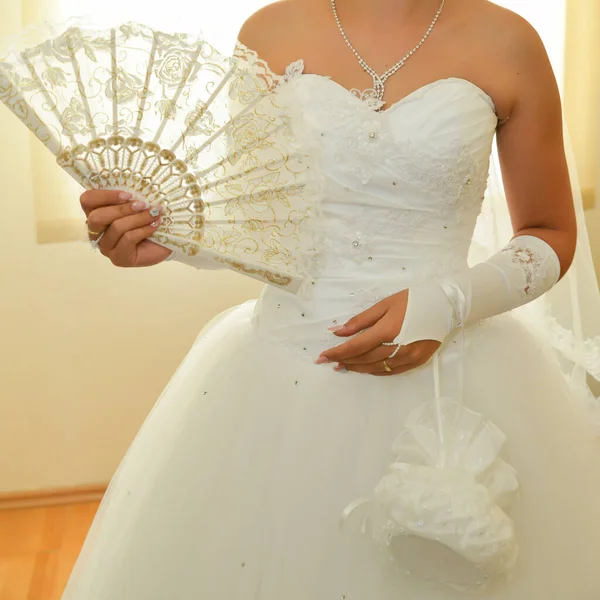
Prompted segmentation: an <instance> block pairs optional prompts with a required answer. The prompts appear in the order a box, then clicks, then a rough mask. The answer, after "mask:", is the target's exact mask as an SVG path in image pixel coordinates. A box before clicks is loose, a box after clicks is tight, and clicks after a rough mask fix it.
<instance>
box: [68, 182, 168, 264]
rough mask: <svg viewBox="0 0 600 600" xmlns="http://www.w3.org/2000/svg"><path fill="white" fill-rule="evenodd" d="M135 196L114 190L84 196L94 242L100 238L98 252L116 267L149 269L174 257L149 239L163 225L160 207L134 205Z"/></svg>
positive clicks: (98, 191) (140, 203)
mask: <svg viewBox="0 0 600 600" xmlns="http://www.w3.org/2000/svg"><path fill="white" fill-rule="evenodd" d="M130 199H131V195H129V194H127V193H123V192H118V191H111V190H88V191H86V192H84V193H83V194H82V195H81V198H80V201H81V207H82V208H83V211H84V212H85V215H86V217H87V227H88V230H89V231H91V232H97V234H93V233H90V240H92V241H93V240H95V239H98V237H99V234H100V233H102V232H104V235H102V237H101V238H100V242H99V244H98V249H99V250H100V252H101V253H102V254H103V255H104V256H106V257H107V258H108V259H110V261H111V262H112V264H113V265H115V266H116V267H149V266H151V265H156V264H158V263H161V262H163V261H164V260H165V259H166V258H168V256H169V255H170V254H171V250H169V249H168V248H164V247H163V246H160V245H158V244H155V243H154V242H151V241H150V240H148V239H147V238H149V237H150V236H151V235H152V234H153V233H154V232H155V231H156V228H157V227H158V226H159V225H160V222H161V218H160V212H161V210H162V209H161V208H160V207H155V208H148V207H146V205H145V204H144V203H143V202H131V200H130Z"/></svg>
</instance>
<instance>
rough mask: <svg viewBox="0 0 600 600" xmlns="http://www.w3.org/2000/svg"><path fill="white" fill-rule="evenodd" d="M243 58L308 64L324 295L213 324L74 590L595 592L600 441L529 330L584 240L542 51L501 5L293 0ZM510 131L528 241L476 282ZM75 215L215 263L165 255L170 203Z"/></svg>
mask: <svg viewBox="0 0 600 600" xmlns="http://www.w3.org/2000/svg"><path fill="white" fill-rule="evenodd" d="M236 55H237V56H238V57H239V58H240V59H242V60H247V61H249V63H251V64H255V65H257V68H259V67H260V68H261V69H263V73H267V74H268V75H269V76H270V77H273V78H274V80H276V81H279V80H281V81H283V79H284V78H283V77H282V76H283V74H284V73H286V72H287V73H288V74H289V73H292V72H294V73H296V77H288V78H287V79H290V81H289V86H288V87H287V89H288V90H291V91H292V92H293V102H295V103H296V105H297V107H299V110H298V111H297V113H298V114H297V115H296V117H297V119H298V122H297V123H296V127H298V131H299V132H300V134H301V136H302V137H303V138H305V139H311V140H313V142H314V144H313V147H314V148H315V152H318V160H319V169H320V171H321V173H322V177H323V180H324V183H323V191H322V197H321V200H320V208H319V219H318V223H317V224H316V225H315V227H316V228H318V230H319V232H320V237H319V238H318V239H320V240H321V243H320V247H319V248H318V261H317V263H316V264H315V267H314V271H313V272H312V273H311V276H312V282H311V283H312V285H310V286H308V289H305V290H304V291H303V293H299V294H297V295H293V294H291V293H289V292H286V291H284V290H281V289H278V288H276V287H274V286H267V287H266V288H265V290H264V292H263V293H262V295H261V297H260V299H259V300H258V301H256V302H250V303H246V304H244V305H242V306H239V307H236V308H233V309H230V310H228V311H226V312H225V313H223V314H221V315H219V316H218V317H216V318H215V319H214V320H213V321H212V322H211V323H210V324H208V325H207V326H206V327H205V328H204V329H203V331H202V332H201V333H200V335H199V336H198V338H197V341H196V342H195V344H194V346H193V347H192V349H191V350H190V352H189V353H188V355H187V356H186V358H185V359H184V361H183V363H182V364H181V366H180V367H179V369H178V370H177V372H176V373H175V374H174V376H173V378H172V379H171V381H170V382H169V384H168V386H167V388H166V389H165V390H164V392H163V394H162V395H161V397H160V398H159V401H158V402H157V404H156V406H155V407H154V409H153V410H152V412H151V414H150V416H149V417H148V418H147V420H146V422H145V424H144V425H143V427H142V429H141V431H140V432H139V434H138V436H137V438H136V440H135V442H134V443H133V445H132V447H131V448H130V450H129V451H128V453H127V455H126V457H125V459H124V460H123V462H122V464H121V466H120V467H119V469H118V471H117V473H116V474H115V476H114V479H113V481H112V482H111V485H110V488H109V490H108V492H107V494H106V496H105V498H104V500H103V502H102V505H101V507H100V509H99V512H98V515H97V517H96V519H95V521H94V524H93V526H92V528H91V530H90V533H89V536H88V539H87V541H86V543H85V546H84V548H83V551H82V553H81V555H80V557H79V560H78V562H77V564H76V566H75V569H74V571H73V574H72V576H71V579H70V581H69V583H68V585H67V588H66V591H65V593H64V598H65V599H66V600H95V599H98V600H100V599H102V600H138V599H139V600H142V599H143V600H175V599H177V600H192V599H199V598H201V599H204V600H209V599H210V600H282V599H284V598H285V599H286V600H336V599H342V600H398V599H400V598H406V599H409V598H410V599H412V600H455V599H458V598H462V597H464V595H465V594H467V593H472V592H473V593H474V592H479V593H480V594H481V595H482V597H484V598H488V599H494V600H567V599H568V600H594V599H595V598H597V597H598V593H599V591H600V569H598V558H599V557H600V535H599V531H600V502H599V501H598V497H599V496H600V448H599V447H598V441H597V439H596V438H595V436H594V432H593V430H592V427H591V426H590V424H589V422H588V420H587V415H586V414H585V411H584V410H583V409H582V408H580V405H578V404H577V403H576V402H573V400H574V398H575V395H576V390H575V387H574V386H573V385H572V383H571V382H570V381H569V379H568V378H567V377H565V375H564V374H563V370H562V368H561V364H560V363H559V359H558V357H557V355H556V353H555V352H554V350H553V348H552V347H551V345H550V344H549V343H548V342H547V341H545V340H544V339H543V336H538V335H536V334H535V333H534V332H533V330H532V329H531V328H528V327H527V326H526V325H524V324H523V322H522V321H521V320H519V319H518V318H517V317H516V315H515V314H513V311H514V310H515V309H518V308H519V307H522V306H524V305H526V304H529V303H531V302H532V301H534V300H536V299H539V298H540V297H542V296H543V295H545V294H546V293H547V292H549V291H550V290H551V289H552V288H554V287H555V286H556V284H557V283H558V282H559V280H561V279H562V278H563V277H565V274H566V273H567V272H568V271H569V268H570V266H571V263H572V261H573V257H574V255H575V248H576V240H577V223H576V213H575V210H574V203H573V195H572V190H571V185H570V179H569V170H568V167H567V161H566V158H565V150H564V142H563V132H562V111H561V105H560V98H559V92H558V89H557V85H556V82H555V79H554V76H553V73H552V69H551V66H550V64H549V61H548V58H547V55H546V52H545V50H544V47H543V45H542V43H541V41H540V39H539V37H538V35H537V34H536V32H535V31H534V30H533V29H532V27H531V26H530V25H529V24H528V23H527V22H525V21H524V20H523V19H521V18H520V17H518V16H516V15H515V14H514V13H511V12H510V11H507V10H505V9H503V8H500V7H498V6H496V5H494V4H492V3H490V2H487V1H486V0H445V1H444V0H337V1H334V0H283V1H281V2H277V3H274V4H271V5H269V6H267V7H266V8H264V9H262V10H260V11H259V12H257V13H256V14H254V15H253V16H252V17H251V18H250V19H249V20H248V21H247V22H246V23H245V25H244V26H243V28H242V30H241V32H240V34H239V43H238V44H237V47H236ZM396 60H399V62H395V61H396ZM359 90H365V91H359ZM275 93H278V92H277V90H276V91H275ZM494 138H496V141H497V146H498V153H499V158H500V164H501V168H502V176H503V181H504V188H505V193H506V199H507V203H508V207H509V210H510V218H511V222H512V228H513V238H512V240H510V239H509V238H507V239H505V240H503V242H502V244H505V245H504V247H500V248H499V251H498V252H496V253H495V254H493V255H491V256H490V257H489V258H488V259H487V260H485V261H483V262H480V263H479V264H477V265H476V266H474V267H470V266H469V264H468V263H467V255H468V253H469V248H470V245H471V241H472V237H473V232H474V229H475V222H476V219H477V216H478V214H479V213H480V210H481V206H482V199H483V197H484V193H485V190H486V184H487V178H488V172H489V166H490V156H491V152H492V144H493V141H494ZM82 205H83V208H84V210H85V212H86V215H87V217H88V227H89V229H90V237H91V239H92V241H96V242H97V245H98V247H99V249H100V251H101V252H102V253H103V254H104V255H105V256H106V257H108V258H109V259H110V260H111V261H112V263H113V264H115V265H116V266H120V267H141V266H149V265H154V264H158V263H160V262H162V261H164V260H166V259H167V258H169V259H173V260H180V261H183V262H187V263H189V264H191V265H192V266H195V267H198V268H204V267H206V266H207V265H206V264H204V263H203V262H202V260H201V259H198V258H197V257H195V258H194V257H187V256H185V255H184V254H183V253H182V252H180V251H179V250H178V249H177V248H175V247H169V246H168V245H167V244H162V245H158V244H156V243H154V242H152V241H150V240H149V239H148V238H149V237H150V236H151V235H152V234H153V232H154V231H155V230H156V227H157V225H158V224H159V222H160V211H159V209H156V208H153V209H148V208H147V207H146V206H145V205H144V204H143V203H142V202H130V197H128V196H127V195H126V194H121V195H119V193H118V192H108V191H92V192H86V193H85V194H84V195H83V196H82ZM100 235H101V237H99V236H100ZM509 237H510V236H509ZM190 275H191V276H194V275H193V273H190ZM536 301H538V300H536Z"/></svg>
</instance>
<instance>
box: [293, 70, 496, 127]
mask: <svg viewBox="0 0 600 600" xmlns="http://www.w3.org/2000/svg"><path fill="white" fill-rule="evenodd" d="M300 77H315V78H316V79H324V80H325V81H330V82H331V83H332V84H333V85H334V86H335V87H337V88H339V89H340V90H342V91H344V92H346V93H347V94H348V95H350V96H352V97H353V98H356V100H357V101H358V102H361V103H365V104H366V100H364V99H363V98H361V97H360V95H359V94H361V91H360V90H358V89H352V90H350V89H348V88H347V87H345V86H343V85H342V84H341V83H338V82H337V81H336V80H335V79H332V78H331V77H330V76H328V75H320V74H318V73H301V74H300ZM452 82H458V83H462V84H464V85H468V86H469V87H471V88H472V89H474V90H475V91H476V92H477V93H478V94H479V95H480V96H483V97H484V99H485V100H486V104H487V105H488V107H489V108H490V110H491V111H492V113H493V114H494V116H495V117H496V119H498V120H499V117H498V113H497V111H496V103H495V102H494V99H493V98H492V97H491V96H490V95H489V94H488V93H487V92H486V91H485V90H483V89H482V88H480V87H479V86H478V85H477V84H476V83H473V82H472V81H470V80H468V79H465V78H464V77H442V78H440V79H435V80H434V81H430V82H429V83H426V84H424V85H422V86H420V87H418V88H417V89H415V90H413V91H412V92H410V93H409V94H407V95H406V96H404V97H403V98H400V100H397V101H396V102H393V103H392V104H391V105H390V106H389V107H388V108H386V109H385V110H382V111H373V112H378V114H383V115H386V114H387V113H390V112H392V111H394V110H396V109H397V108H399V107H400V106H402V105H404V104H406V103H408V102H410V101H412V100H416V99H417V98H419V97H420V96H421V94H424V93H425V92H427V91H429V90H431V89H432V88H435V87H437V86H439V85H442V84H447V83H452ZM365 91H366V90H365ZM355 92H356V93H355Z"/></svg>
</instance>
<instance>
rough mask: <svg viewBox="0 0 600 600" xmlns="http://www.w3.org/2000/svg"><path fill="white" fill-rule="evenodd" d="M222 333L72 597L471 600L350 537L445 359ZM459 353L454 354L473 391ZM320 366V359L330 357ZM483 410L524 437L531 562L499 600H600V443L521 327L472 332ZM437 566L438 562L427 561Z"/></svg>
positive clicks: (96, 537) (243, 317) (146, 452)
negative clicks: (360, 353)
mask: <svg viewBox="0 0 600 600" xmlns="http://www.w3.org/2000/svg"><path fill="white" fill-rule="evenodd" d="M253 310H254V303H253V302H250V303H246V304H244V305H242V306H239V307H237V308H234V309H231V310H229V311H227V312H226V313H224V314H222V315H220V316H219V317H217V318H216V319H214V320H213V321H212V322H211V323H210V324H209V325H207V326H206V327H205V329H204V330H203V331H202V332H201V333H200V335H199V336H198V338H197V340H196V342H195V344H194V346H193V347H192V348H191V350H190V352H189V353H188V355H187V356H186V358H185V359H184V361H183V362H182V364H181V365H180V367H179V368H178V370H177V372H176V373H175V374H174V376H173V377H172V379H171V381H170V382H169V384H168V385H167V387H166V389H165V390H164V392H163V393H162V395H161V397H160V398H159V400H158V402H157V404H156V406H155V407H154V409H153V410H152V412H151V413H150V415H149V416H148V418H147V420H146V422H145V423H144V425H143V427H142V429H141V430H140V432H139V434H138V436H137V438H136V439H135V441H134V443H133V445H132V446H131V448H130V450H129V451H128V452H127V454H126V456H125V458H124V460H123V462H122V464H121V466H120V467H119V469H118V470H117V473H116V474H115V476H114V478H113V480H112V482H111V484H110V487H109V490H108V492H107V494H106V496H105V498H104V500H103V502H102V504H101V507H100V509H99V512H98V515H97V517H96V519H95V521H94V523H93V525H92V528H91V531H90V533H89V536H88V538H87V541H86V543H85V546H84V548H83V551H82V553H81V555H80V557H79V560H78V562H77V564H76V567H75V569H74V572H73V574H72V577H71V579H70V582H69V584H68V586H67V589H66V591H65V594H64V597H63V598H64V600H142V599H143V600H192V599H193V600H197V599H203V600H283V599H285V600H392V599H393V600H400V599H406V600H409V599H410V600H458V599H459V598H464V597H465V596H464V593H462V592H459V591H456V590H453V589H449V588H447V587H444V586H438V585H435V584H433V583H429V582H426V581H424V580H423V579H422V578H420V577H415V576H414V574H413V573H412V572H408V570H407V569H406V568H405V566H404V565H403V564H401V563H399V562H398V561H396V560H393V557H391V556H390V555H389V553H388V552H386V551H385V550H384V549H382V548H380V547H379V546H378V545H377V544H375V543H374V541H373V540H372V539H371V538H370V537H369V535H363V534H361V533H360V532H350V533H348V532H345V531H342V530H341V529H340V518H341V515H342V513H343V511H344V509H345V508H346V507H347V506H348V504H349V503H351V502H352V501H353V500H354V499H356V498H360V497H364V496H368V495H369V494H370V493H371V492H372V490H373V488H374V486H375V485H376V484H377V482H378V481H379V480H380V478H381V477H382V475H383V474H384V472H385V471H386V469H387V467H388V465H389V463H390V458H391V456H390V452H391V447H392V444H393V441H394V439H395V438H396V436H397V435H398V432H399V430H400V429H401V428H402V425H403V423H404V421H405V419H406V417H407V415H408V414H409V413H410V412H411V411H412V410H414V409H415V408H416V407H417V406H418V405H419V404H420V403H423V402H424V401H427V400H429V399H430V398H431V397H432V394H433V379H432V373H431V370H432V367H431V363H430V364H428V365H425V366H424V367H421V368H419V369H416V370H414V371H411V372H409V373H407V374H404V375H398V376H392V377H372V376H368V375H359V374H355V373H338V372H334V371H333V369H332V366H331V365H315V364H313V363H312V362H310V361H303V360H299V359H298V356H297V354H296V353H295V351H294V350H292V349H291V348H288V347H286V345H285V344H282V343H280V342H275V341H272V340H269V339H266V338H265V337H264V336H262V335H260V334H259V332H257V330H256V327H255V326H254V323H253V318H252V317H253ZM458 345H459V344H457V339H453V340H450V341H449V342H448V343H447V344H445V346H444V348H445V349H444V350H443V351H442V352H441V353H440V364H441V372H442V375H443V378H442V382H443V385H444V386H445V388H446V389H445V392H447V393H454V392H455V389H452V388H455V387H456V386H457V385H458V383H457V376H456V373H457V372H458V368H457V365H458V361H457V351H456V350H457V347H458ZM314 358H316V356H315V357H314ZM465 364H466V367H467V368H466V373H465V388H464V389H465V393H464V398H465V402H466V404H467V406H468V407H469V408H471V409H473V410H474V411H477V412H479V413H482V414H484V415H485V416H486V418H488V419H490V420H491V421H493V422H494V423H495V424H496V425H497V426H498V427H500V428H501V429H502V430H503V431H504V433H505V434H506V436H507V442H506V444H505V446H504V448H503V450H502V458H503V459H504V460H505V461H506V462H507V463H509V464H510V465H512V466H513V467H514V468H515V469H516V472H517V476H518V480H519V485H520V493H519V497H518V500H517V501H516V502H515V503H514V505H513V507H512V508H511V509H510V516H511V517H512V518H513V520H514V523H515V529H516V532H517V537H518V543H519V546H520V554H519V558H518V561H517V564H516V567H515V568H514V571H513V574H512V577H511V579H510V580H503V581H501V582H498V583H497V584H496V585H493V586H490V587H489V588H488V589H487V590H486V591H483V592H481V596H482V597H484V598H486V599H489V600H492V599H493V600H597V598H598V597H599V594H600V443H599V441H598V439H597V438H596V436H595V434H594V431H593V428H592V427H591V425H590V423H589V422H588V419H587V416H586V415H585V412H584V411H583V409H581V408H580V406H579V405H578V404H577V403H576V402H575V400H574V398H573V394H572V392H571V390H570V388H569V386H568V384H567V382H566V380H565V378H564V376H563V375H562V373H561V371H560V369H559V367H558V364H557V362H556V359H555V358H554V356H553V354H552V352H551V351H550V349H548V348H546V347H544V346H543V345H542V344H541V343H540V342H538V340H537V339H536V338H534V337H533V336H532V335H531V334H530V333H529V331H528V330H526V329H525V327H524V326H523V325H521V324H520V323H519V322H518V321H517V320H516V319H515V318H513V317H511V316H502V317H497V318H495V319H492V320H490V321H488V322H486V323H485V324H483V325H481V326H478V327H475V328H473V329H472V330H470V331H467V334H466V345H465ZM417 558H418V560H421V561H422V562H423V563H424V564H426V563H427V560H428V556H427V550H423V553H422V556H418V557H417Z"/></svg>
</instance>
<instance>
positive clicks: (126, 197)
mask: <svg viewBox="0 0 600 600" xmlns="http://www.w3.org/2000/svg"><path fill="white" fill-rule="evenodd" d="M132 198H133V194H130V193H129V192H121V193H120V194H119V200H131V199H132Z"/></svg>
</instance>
